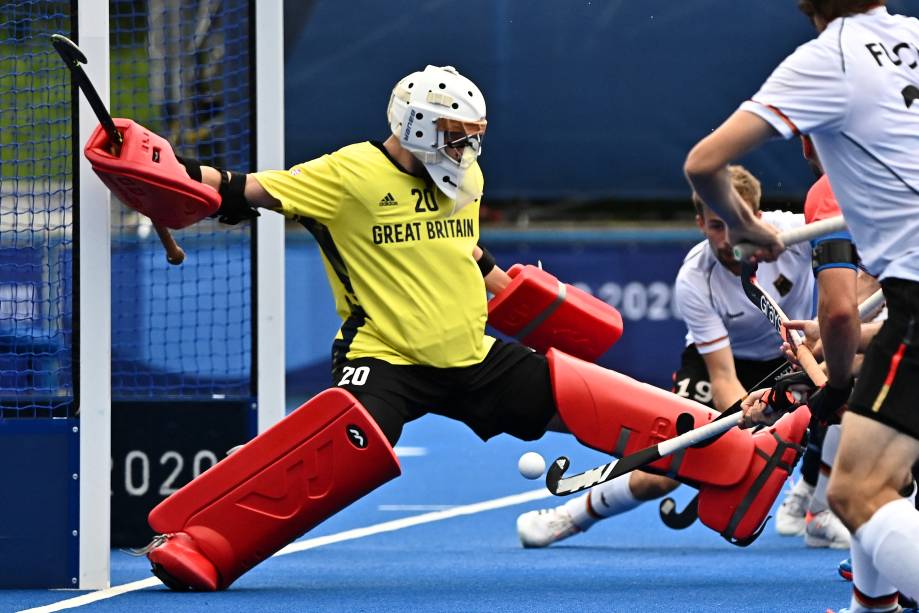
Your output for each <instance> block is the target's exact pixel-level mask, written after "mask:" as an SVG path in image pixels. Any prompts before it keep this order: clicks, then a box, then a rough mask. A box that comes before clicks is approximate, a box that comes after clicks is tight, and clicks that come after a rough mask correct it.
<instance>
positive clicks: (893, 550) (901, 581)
mask: <svg viewBox="0 0 919 613" xmlns="http://www.w3.org/2000/svg"><path fill="white" fill-rule="evenodd" d="M853 538H854V539H855V540H858V544H859V545H860V546H861V547H862V549H863V550H864V552H865V553H866V554H868V555H869V556H871V562H872V564H873V565H874V567H875V568H876V569H877V570H878V572H880V574H881V575H883V576H884V577H885V578H886V579H887V580H889V581H890V582H891V583H892V584H893V585H895V586H896V587H897V588H899V590H900V591H901V592H903V593H904V594H906V595H907V596H910V597H912V598H915V597H917V596H919V511H916V507H915V506H914V505H913V504H911V503H910V501H909V500H908V499H906V498H899V499H897V500H894V501H892V502H888V503H887V504H885V505H884V506H882V507H881V508H880V509H878V510H877V511H876V512H875V513H874V515H872V516H871V519H869V520H868V521H866V522H865V523H864V524H863V525H862V527H861V528H859V529H858V530H857V531H856V532H855V535H854V536H853Z"/></svg>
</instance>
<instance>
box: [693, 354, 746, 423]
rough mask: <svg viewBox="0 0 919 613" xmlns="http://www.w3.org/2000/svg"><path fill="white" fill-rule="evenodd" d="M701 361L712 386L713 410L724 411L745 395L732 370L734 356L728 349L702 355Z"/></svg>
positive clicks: (735, 373)
mask: <svg viewBox="0 0 919 613" xmlns="http://www.w3.org/2000/svg"><path fill="white" fill-rule="evenodd" d="M702 359H703V360H704V361H705V367H706V368H707V369H708V376H709V381H710V382H711V384H712V396H713V397H714V402H715V410H716V411H724V410H725V409H727V408H728V407H730V406H731V405H732V404H734V402H735V401H736V400H737V399H738V398H742V397H743V396H744V394H746V390H745V389H744V388H743V385H741V383H740V380H739V379H738V378H737V371H736V370H735V369H734V354H733V353H732V352H731V348H730V347H722V348H721V349H716V350H715V351H712V352H711V353H705V354H702Z"/></svg>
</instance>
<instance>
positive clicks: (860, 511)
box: [826, 468, 883, 531]
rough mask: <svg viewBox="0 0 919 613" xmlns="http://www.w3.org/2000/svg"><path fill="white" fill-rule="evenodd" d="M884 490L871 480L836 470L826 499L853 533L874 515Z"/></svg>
mask: <svg viewBox="0 0 919 613" xmlns="http://www.w3.org/2000/svg"><path fill="white" fill-rule="evenodd" d="M882 489H883V487H882V484H881V483H880V482H878V481H877V480H874V479H870V478H859V477H858V476H857V475H855V474H853V473H848V472H842V471H837V470H836V469H835V468H834V470H833V474H832V476H831V477H830V482H829V484H828V485H827V490H826V498H827V503H828V504H829V506H830V509H831V510H832V511H833V513H835V514H836V515H837V516H838V517H839V519H841V520H842V523H843V524H845V525H846V527H847V528H849V530H851V531H855V530H856V529H858V527H859V526H860V525H861V524H863V523H864V522H865V521H867V520H868V519H869V518H870V517H871V515H872V513H873V509H874V507H873V505H874V504H875V503H874V501H875V500H876V499H877V497H878V495H879V493H880V492H881V490H882Z"/></svg>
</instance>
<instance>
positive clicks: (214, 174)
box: [180, 159, 281, 225]
mask: <svg viewBox="0 0 919 613" xmlns="http://www.w3.org/2000/svg"><path fill="white" fill-rule="evenodd" d="M180 161H181V162H182V164H184V165H185V170H186V172H188V176H190V177H191V178H192V179H196V180H198V181H201V182H202V183H204V184H205V185H209V186H211V187H213V188H214V189H216V190H217V191H218V192H219V193H220V197H221V204H220V209H219V210H218V211H217V219H218V221H220V222H222V223H226V224H231V225H235V224H238V223H239V222H241V221H245V220H247V219H253V218H255V217H258V216H259V212H258V210H257V209H258V208H264V209H270V210H274V211H280V209H281V201H280V200H278V199H277V198H275V197H274V196H272V195H271V194H269V193H268V191H267V190H265V188H264V187H262V186H261V184H260V183H259V182H258V181H257V180H256V179H255V177H254V176H252V175H249V174H246V173H242V172H235V171H231V170H224V169H222V168H215V167H213V166H206V165H204V164H201V163H200V162H198V161H197V160H192V159H181V160H180Z"/></svg>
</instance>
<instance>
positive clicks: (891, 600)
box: [849, 539, 898, 613]
mask: <svg viewBox="0 0 919 613" xmlns="http://www.w3.org/2000/svg"><path fill="white" fill-rule="evenodd" d="M849 550H850V553H851V555H852V585H853V586H854V589H853V590H852V600H851V601H850V603H849V613H866V612H868V611H891V610H896V607H897V595H898V594H897V588H896V587H894V586H893V585H892V584H891V583H890V581H887V580H885V579H884V578H882V577H881V575H880V573H878V571H877V569H876V568H875V567H874V563H873V562H872V561H871V556H869V555H868V554H867V553H866V552H865V550H864V549H863V548H862V546H861V543H859V542H858V540H857V539H852V543H851V546H850V548H849Z"/></svg>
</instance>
